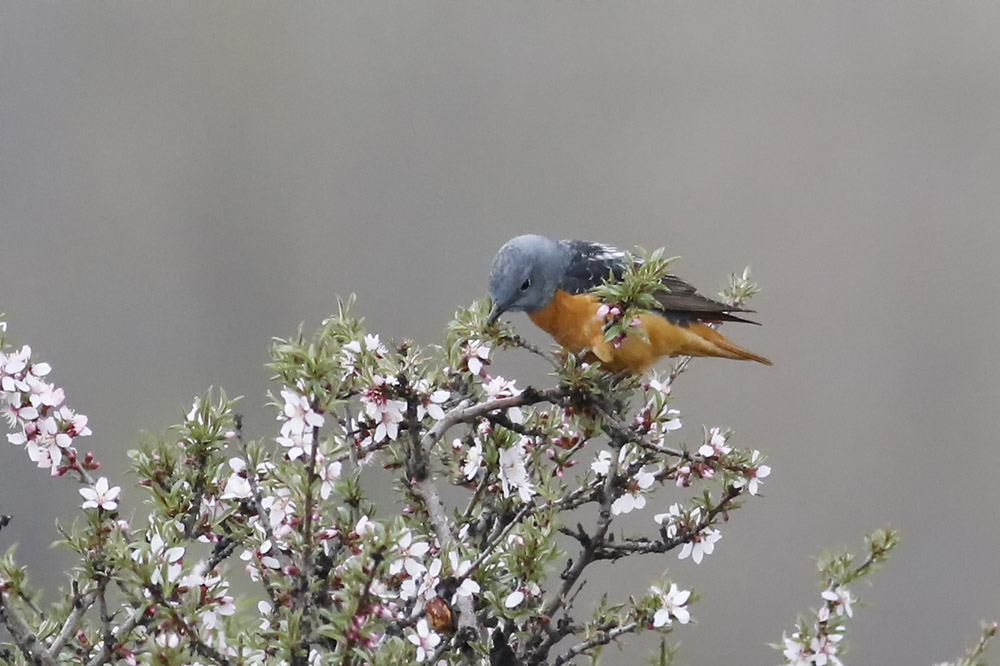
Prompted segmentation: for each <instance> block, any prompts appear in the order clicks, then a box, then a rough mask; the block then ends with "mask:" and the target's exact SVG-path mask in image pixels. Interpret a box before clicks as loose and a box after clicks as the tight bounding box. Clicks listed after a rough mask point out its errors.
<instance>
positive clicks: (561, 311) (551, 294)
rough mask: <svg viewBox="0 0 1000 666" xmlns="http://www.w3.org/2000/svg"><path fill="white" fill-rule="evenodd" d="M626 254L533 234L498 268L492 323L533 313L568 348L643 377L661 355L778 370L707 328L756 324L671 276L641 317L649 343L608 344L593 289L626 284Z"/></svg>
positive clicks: (499, 259) (514, 245) (517, 242)
mask: <svg viewBox="0 0 1000 666" xmlns="http://www.w3.org/2000/svg"><path fill="white" fill-rule="evenodd" d="M625 259H626V257H625V253H624V252H622V251H621V250H619V249H617V248H614V247H611V246H609V245H603V244H600V243H591V242H588V241H578V240H561V241H555V240H552V239H550V238H545V237H544V236H536V235H533V234H532V235H525V236H518V237H517V238H513V239H511V240H509V241H507V243H506V244H504V246H503V247H501V248H500V251H499V252H497V256H496V257H495V258H494V259H493V266H492V268H491V269H490V298H491V299H492V301H493V308H492V310H491V311H490V315H489V321H490V323H492V322H494V321H496V320H497V318H498V317H499V316H500V315H501V314H503V313H504V312H526V313H527V314H528V317H530V318H531V321H533V322H534V323H535V324H536V325H537V326H538V327H539V328H541V329H543V330H544V331H546V332H547V333H548V334H549V335H551V336H552V337H553V338H555V340H556V342H558V343H559V344H560V345H562V346H563V347H565V348H566V349H568V350H569V351H571V352H573V353H574V354H578V353H580V352H581V351H583V350H584V349H586V350H588V351H589V353H590V355H591V356H592V357H593V358H596V359H598V360H600V361H601V362H602V363H603V365H604V367H606V368H608V369H609V370H611V371H613V372H618V371H627V372H630V373H632V374H639V373H641V372H643V371H644V370H646V368H648V367H649V366H650V365H652V364H653V363H654V362H656V360H657V359H659V358H660V357H661V356H685V355H687V356H720V357H723V358H733V359H740V360H747V361H757V362H758V363H764V364H766V365H771V361H769V360H767V359H766V358H764V357H763V356H758V355H757V354H754V353H752V352H749V351H747V350H746V349H743V348H742V347H739V346H737V345H735V344H733V343H732V342H730V341H729V339H728V338H726V337H725V336H724V335H722V334H721V333H719V332H718V331H716V330H715V329H714V328H712V327H711V326H709V325H708V324H707V323H706V322H709V323H711V322H724V321H735V322H744V323H749V324H753V323H756V322H752V321H749V320H747V319H742V318H740V317H737V316H735V315H733V314H731V313H733V312H748V310H744V309H742V308H734V307H731V306H728V305H726V304H725V303H720V302H718V301H715V300H712V299H711V298H706V297H705V296H702V295H701V294H699V293H698V292H696V291H695V289H694V287H692V286H691V285H689V284H687V283H686V282H684V281H683V280H680V279H679V278H676V277H674V276H673V275H668V276H666V277H664V278H663V284H664V286H665V287H666V288H667V290H666V291H661V292H659V293H658V294H657V295H656V299H657V300H658V301H659V304H660V306H659V307H657V308H656V309H653V310H649V311H648V312H645V313H643V314H641V315H640V316H639V322H640V323H639V325H640V326H641V328H642V330H643V331H644V332H645V334H646V337H647V338H648V342H647V341H646V340H643V339H642V338H641V337H639V336H637V335H629V336H627V337H626V338H625V339H624V340H623V341H620V344H619V345H618V346H615V345H614V344H612V343H611V342H608V341H606V340H605V339H604V337H605V333H604V318H603V317H601V316H600V315H599V313H598V309H599V308H600V307H601V305H602V303H601V301H600V300H599V299H598V298H597V296H595V295H594V294H593V293H591V292H592V291H593V289H594V288H595V287H598V286H600V285H601V283H602V282H604V281H605V280H608V279H621V276H622V273H623V271H624V270H625V266H626V264H625Z"/></svg>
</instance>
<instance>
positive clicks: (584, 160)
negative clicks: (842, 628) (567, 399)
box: [0, 1, 1000, 664]
mask: <svg viewBox="0 0 1000 666" xmlns="http://www.w3.org/2000/svg"><path fill="white" fill-rule="evenodd" d="M998 31H1000V4H997V3H995V2H960V3H959V2H933V3H931V2H907V3H880V2H874V3H873V2H836V3H834V2H828V3H823V2H809V3H803V2H798V1H795V2H769V3H751V2H747V3H735V2H730V3H657V4H653V3H636V4H627V3H613V4H612V3H607V4H594V3H588V4H583V3H551V4H541V3H520V2H518V3H503V4H501V3H494V4H487V3H385V2H371V3H328V4H320V3H304V4H291V3H280V4H279V3H272V4H264V3H235V2H214V3H197V4H195V3H182V2H169V3H167V2H162V3H153V2H143V3H128V4H127V3H113V2H92V3H55V2H42V3H36V2H19V1H8V2H5V3H4V4H3V5H2V7H0V243H2V245H0V285H2V292H0V311H4V312H6V313H7V319H8V321H9V323H10V324H9V325H10V334H11V337H12V339H13V340H14V341H17V342H27V343H30V344H31V345H32V346H33V348H34V350H35V352H36V354H37V355H38V356H40V357H41V358H43V359H45V360H47V361H49V362H51V363H52V365H53V367H54V371H53V374H52V378H53V379H54V380H55V381H56V382H57V383H58V384H59V385H61V386H63V387H65V389H66V390H67V395H68V404H70V405H71V406H73V407H75V408H76V409H77V410H79V411H80V412H83V413H86V414H88V415H89V416H90V418H91V425H92V427H93V429H94V433H95V434H94V436H93V437H92V438H91V440H90V442H88V443H87V444H89V445H90V446H92V447H93V448H94V449H95V450H96V451H97V452H98V455H99V457H100V458H101V459H102V460H105V461H106V462H107V465H106V468H107V469H108V471H109V472H112V473H114V474H117V472H118V471H119V470H121V469H123V468H124V467H125V459H124V452H125V451H126V450H127V449H128V448H131V447H133V446H134V445H135V443H136V442H137V440H138V438H139V436H140V433H141V431H143V430H149V431H153V432H161V431H163V429H164V428H166V427H167V426H168V425H169V424H171V423H174V422H176V421H177V420H178V419H179V418H180V415H181V414H182V413H183V411H184V410H185V409H186V408H187V406H188V405H190V402H191V398H192V396H193V395H195V394H198V393H201V392H203V391H204V390H205V389H206V388H207V387H208V386H209V385H215V386H222V387H224V388H226V389H227V390H228V391H229V393H230V394H241V395H244V396H246V399H245V401H244V403H243V410H244V411H245V412H246V413H247V420H248V427H249V430H250V431H251V433H252V434H255V435H258V436H264V435H266V434H268V433H271V432H272V429H273V421H272V418H273V414H272V412H270V411H268V410H267V409H265V408H264V407H263V405H264V403H265V401H266V397H265V391H266V390H267V388H268V385H267V377H268V372H267V371H266V370H265V369H264V368H263V365H262V364H263V363H264V362H265V361H266V354H267V347H268V343H269V340H270V338H271V336H284V335H291V334H292V333H294V331H295V328H296V326H297V325H298V323H299V322H300V321H304V322H306V325H307V328H311V327H315V326H316V325H317V324H318V323H319V321H320V320H321V319H322V318H323V317H324V316H325V315H327V314H329V313H331V312H332V311H333V310H334V308H335V303H336V295H337V294H348V293H350V292H357V294H358V296H359V306H358V310H359V311H360V312H361V313H362V314H364V315H365V316H366V317H367V319H368V322H369V324H370V326H371V328H372V329H373V330H377V331H379V332H381V333H382V334H383V335H384V336H392V337H397V338H402V337H408V338H412V339H413V340H415V341H416V342H418V343H421V344H430V343H434V342H437V341H440V340H441V338H442V331H443V328H444V326H445V324H446V322H447V321H448V319H449V318H450V316H451V314H452V313H453V311H454V310H455V308H456V307H457V306H459V305H464V304H467V303H469V302H470V301H472V300H473V299H476V298H479V297H482V296H483V295H484V294H485V288H486V275H487V270H488V266H489V261H490V259H491V258H492V256H493V254H494V252H495V251H496V250H497V248H498V247H499V246H500V244H501V243H502V242H503V241H505V240H507V239H508V238H509V237H511V236H513V235H515V234H519V233H523V232H528V231H534V232H541V233H545V234H549V235H552V236H555V237H577V238H587V239H595V240H601V241H606V242H612V243H615V244H618V245H620V246H623V247H631V246H633V245H636V244H641V245H643V246H644V247H646V248H649V249H652V248H655V247H659V246H666V247H667V249H668V252H669V253H671V254H678V255H681V256H682V260H681V262H680V263H679V264H677V265H676V270H677V272H678V274H680V275H681V276H682V277H684V278H686V279H687V280H689V281H691V282H693V283H694V284H695V285H697V286H698V287H699V288H700V289H701V290H702V291H704V292H706V293H714V292H715V291H717V290H718V288H719V287H721V285H722V283H723V282H724V280H725V278H726V276H727V275H728V274H729V273H730V272H732V271H736V270H740V269H742V268H743V267H744V266H745V265H746V264H750V265H752V266H753V269H754V275H755V276H756V277H757V278H758V279H759V280H760V281H761V283H762V284H763V286H764V289H765V291H764V292H763V293H762V294H761V295H760V296H759V298H757V299H756V301H755V303H754V305H755V307H756V308H757V309H758V310H759V317H758V318H759V320H760V321H762V322H763V323H764V326H763V327H760V328H757V327H748V326H743V327H738V326H732V327H728V326H727V327H726V329H727V330H726V332H727V333H728V334H729V335H731V336H732V337H733V339H734V340H736V341H737V342H738V343H740V344H743V345H745V346H747V347H748V348H750V349H752V350H754V351H756V352H759V353H761V354H764V355H766V356H769V357H771V358H772V359H774V361H775V363H776V365H775V367H773V368H765V367H762V366H759V365H756V364H741V363H736V362H729V361H720V360H698V361H696V362H695V363H693V364H692V372H690V373H689V374H688V375H686V376H684V377H683V379H682V380H681V381H680V382H679V383H678V385H677V390H676V395H677V406H678V407H680V408H681V409H682V410H683V412H684V416H685V422H686V430H685V431H682V432H683V433H685V437H686V438H687V440H688V441H694V440H696V439H697V438H698V437H699V433H700V424H702V423H705V424H708V425H725V426H730V427H733V428H735V429H736V430H737V439H736V442H738V443H739V444H740V445H743V446H751V447H755V448H760V449H763V450H765V451H766V452H767V453H768V454H769V455H770V456H771V460H770V462H771V464H772V466H773V467H774V473H773V475H772V478H770V479H768V482H767V484H766V486H765V489H766V495H767V497H766V498H764V499H762V500H760V501H755V502H751V503H750V505H749V506H747V507H746V508H745V509H744V510H742V511H740V512H738V513H736V514H734V516H733V520H732V521H731V523H730V524H729V525H728V526H726V527H725V528H724V529H723V534H724V538H723V540H722V541H721V542H720V543H719V544H718V547H717V550H716V554H715V555H713V556H712V557H709V558H707V560H706V561H705V562H704V563H703V564H702V565H701V566H700V567H695V566H694V565H693V564H692V563H691V562H689V561H684V562H678V561H677V560H676V557H675V556H673V555H670V556H667V557H663V558H652V557H651V558H647V559H645V560H642V561H641V562H640V563H639V566H637V567H632V568H630V571H629V574H628V575H626V574H625V572H624V571H623V570H622V568H621V567H619V568H617V569H616V568H614V567H608V568H606V569H604V570H603V574H604V575H606V576H607V579H606V581H597V580H595V579H594V577H592V581H591V586H592V587H596V586H599V585H601V584H603V583H605V582H606V583H607V586H608V587H609V588H610V589H612V590H613V591H614V592H615V593H616V594H620V595H624V594H625V592H626V591H628V592H639V591H641V590H642V589H643V588H644V586H645V580H646V578H645V577H646V576H649V577H652V576H656V575H658V574H659V573H660V572H662V571H663V570H664V568H669V571H670V574H671V575H672V576H673V577H675V578H676V579H677V580H679V581H680V582H681V583H682V584H683V585H685V586H694V587H695V589H696V590H697V591H699V592H700V593H701V594H702V597H703V600H702V601H701V602H700V603H698V604H697V605H696V606H695V607H694V615H695V617H696V618H697V620H698V624H697V625H695V626H691V627H686V628H684V629H683V630H681V631H678V632H677V633H676V634H675V637H676V638H678V639H680V640H681V641H682V643H683V644H684V646H683V650H682V652H681V656H680V658H679V660H678V663H680V664H713V663H739V664H770V663H777V662H778V661H780V659H779V656H780V655H778V654H776V653H774V652H773V651H772V650H771V649H770V648H768V647H767V645H766V644H767V643H768V642H772V641H777V640H778V639H779V638H780V636H781V633H782V631H783V630H790V629H791V627H792V623H793V620H794V617H795V614H796V613H797V612H798V611H799V610H804V609H806V608H808V607H810V606H813V607H815V606H816V605H817V602H818V600H819V597H818V589H817V588H816V586H815V582H814V574H813V571H814V567H813V564H812V561H811V559H810V557H811V556H812V555H815V554H816V553H817V552H818V551H819V549H820V548H821V547H823V546H837V545H849V546H851V547H854V548H859V547H860V541H861V536H862V534H863V533H864V532H865V531H868V530H870V529H873V528H875V527H877V526H880V525H882V524H884V523H887V522H891V523H892V524H893V525H895V526H896V527H898V528H900V529H901V530H902V531H903V537H904V543H903V546H902V548H901V549H900V550H899V552H898V555H897V557H896V558H895V560H894V561H893V562H891V564H890V565H889V566H888V568H887V569H886V570H884V571H883V572H881V573H880V574H878V575H877V576H876V577H875V578H874V586H873V587H868V586H865V585H862V586H860V587H858V588H857V589H856V590H855V593H856V594H858V595H860V596H862V598H863V599H864V600H865V601H867V602H870V603H871V606H870V607H867V608H862V609H858V612H857V613H856V619H855V621H854V622H853V623H852V631H853V635H852V637H851V643H852V645H853V650H852V653H851V654H850V656H849V662H850V663H855V664H890V663H913V664H918V663H921V664H930V663H932V662H935V661H939V660H943V659H945V658H950V657H954V656H958V655H959V654H960V651H961V649H962V648H963V646H964V644H965V643H966V642H967V641H968V640H970V639H971V638H972V637H974V636H975V635H977V634H978V628H979V621H980V619H983V618H996V617H998V615H1000V594H998V591H1000V585H998V583H1000V568H998V561H1000V530H998V522H1000V517H998V511H997V502H998V499H1000V490H998V485H997V474H998V471H1000V464H998V456H997V453H996V451H997V421H998V416H997V415H998V406H1000V401H998V398H1000V390H998V381H997V378H996V371H997V367H998V360H1000V353H998V351H997V350H998V346H997V340H998V338H1000V289H998V279H997V274H998V271H997V267H996V255H997V252H998V250H1000V225H998V220H997V211H998V209H1000V74H998V72H1000V40H998V39H997V34H998ZM513 321H514V322H515V323H516V325H517V326H518V327H519V329H520V330H523V331H525V332H528V333H529V334H530V336H531V338H532V339H533V340H535V341H537V342H539V343H544V344H548V341H547V339H546V338H545V337H544V336H543V335H542V334H540V333H538V332H537V331H534V330H532V329H531V328H530V324H529V322H528V321H527V319H526V318H524V317H523V316H521V315H519V316H516V317H514V318H513ZM531 365H532V364H531V362H530V361H529V360H527V359H524V358H520V357H517V356H514V355H512V356H511V357H510V358H506V357H505V358H501V359H500V360H499V361H498V365H497V367H498V368H500V369H503V370H504V372H510V373H513V374H519V375H520V376H521V383H522V384H523V383H525V382H526V381H528V380H531V381H544V377H543V376H542V375H540V374H537V372H536V374H534V375H532V374H531V372H528V371H525V369H527V368H529V366H531ZM3 447H7V448H2V447H0V513H8V514H13V515H14V518H15V520H14V522H13V523H12V524H11V525H10V526H9V527H8V528H6V529H4V530H3V532H2V533H0V547H3V548H5V547H6V546H8V545H9V544H10V543H12V542H15V541H16V542H20V544H21V546H20V554H21V556H22V558H23V559H24V561H33V563H34V565H35V566H34V575H35V577H36V580H37V579H40V578H45V577H48V579H49V580H50V581H51V580H53V579H57V578H58V577H57V576H53V573H54V572H55V571H58V570H59V569H58V568H57V565H58V566H62V564H61V562H62V560H60V559H58V558H57V557H56V556H55V555H54V554H53V553H52V552H51V551H49V550H48V549H47V545H48V543H49V542H51V541H52V540H53V539H54V538H55V536H56V535H55V532H54V530H53V529H52V524H53V521H54V519H56V517H61V518H62V519H64V520H68V519H71V518H72V516H74V515H75V512H74V511H73V510H72V506H73V505H76V504H77V503H78V502H79V497H78V496H77V494H76V489H75V487H74V486H73V484H72V483H70V482H67V481H52V480H49V479H48V478H47V477H46V476H45V474H44V472H39V471H36V470H34V468H33V467H32V466H31V464H30V462H29V461H28V460H27V457H26V456H25V455H24V453H23V452H22V451H19V450H16V449H14V448H13V447H9V446H8V445H7V444H6V443H3ZM131 483H132V480H131V479H125V480H124V483H123V485H124V486H125V488H126V491H125V493H126V500H125V505H126V507H129V506H131V507H137V506H138V503H137V501H138V497H139V496H140V493H139V492H138V491H136V490H134V489H133V488H132V487H131ZM676 497H677V495H676V494H674V493H672V492H671V491H670V490H667V491H663V492H662V493H661V495H660V496H659V498H658V500H657V503H658V504H659V505H662V506H663V507H665V506H667V504H668V503H669V502H671V501H673V499H674V498H676ZM660 510H662V509H660ZM647 512H649V513H648V515H646V516H644V518H646V519H648V518H649V516H651V515H652V513H651V512H650V510H649V509H647ZM642 647H643V648H645V647H649V643H643V644H642ZM640 654H643V652H629V653H627V654H626V655H625V656H622V657H619V656H616V654H615V653H614V652H609V653H607V661H608V663H615V662H616V661H618V660H622V663H626V662H631V661H633V659H634V658H635V657H637V656H638V655H640Z"/></svg>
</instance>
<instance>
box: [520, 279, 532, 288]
mask: <svg viewBox="0 0 1000 666" xmlns="http://www.w3.org/2000/svg"><path fill="white" fill-rule="evenodd" d="M530 287H531V278H528V279H527V280H525V281H524V282H523V283H522V284H521V291H528V289H529V288H530Z"/></svg>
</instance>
